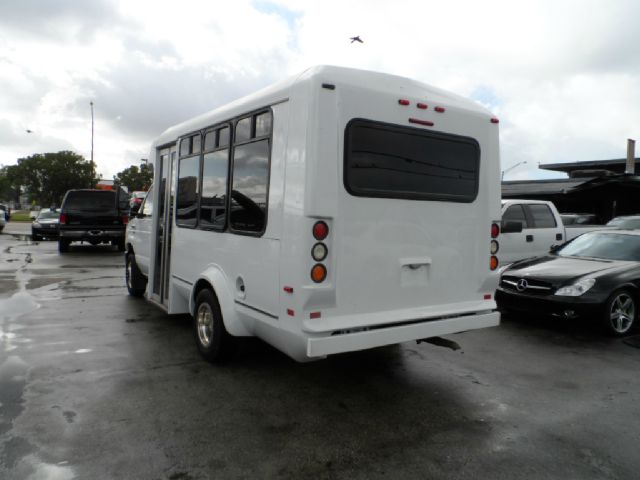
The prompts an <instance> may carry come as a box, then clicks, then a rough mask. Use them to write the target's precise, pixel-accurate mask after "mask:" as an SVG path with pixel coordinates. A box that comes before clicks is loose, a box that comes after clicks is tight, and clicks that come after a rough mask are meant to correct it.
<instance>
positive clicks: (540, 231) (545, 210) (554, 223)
mask: <svg viewBox="0 0 640 480" xmlns="http://www.w3.org/2000/svg"><path fill="white" fill-rule="evenodd" d="M605 228H608V227H605V226H604V225H571V226H567V227H565V226H564V224H563V223H562V219H561V218H560V213H558V210H557V209H556V207H555V205H554V204H553V203H552V202H547V201H543V200H515V199H511V200H503V201H502V228H501V232H500V252H499V254H498V257H499V258H500V263H501V264H502V265H506V264H509V263H513V262H515V261H517V260H522V259H523V258H530V257H537V256H540V255H545V254H547V253H548V252H549V249H550V248H551V246H552V245H560V244H563V243H565V242H568V241H569V240H571V239H573V238H575V237H577V236H578V235H582V234H583V233H586V232H591V231H593V230H601V229H605Z"/></svg>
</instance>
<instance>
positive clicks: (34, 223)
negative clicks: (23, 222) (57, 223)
mask: <svg viewBox="0 0 640 480" xmlns="http://www.w3.org/2000/svg"><path fill="white" fill-rule="evenodd" d="M33 226H34V227H36V228H40V227H42V225H40V224H39V223H38V222H33Z"/></svg>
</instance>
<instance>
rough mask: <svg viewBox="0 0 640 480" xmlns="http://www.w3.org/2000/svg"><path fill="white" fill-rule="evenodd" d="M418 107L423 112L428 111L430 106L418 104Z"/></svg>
mask: <svg viewBox="0 0 640 480" xmlns="http://www.w3.org/2000/svg"><path fill="white" fill-rule="evenodd" d="M416 107H418V108H420V109H422V110H426V109H427V108H429V105H427V104H426V103H417V104H416Z"/></svg>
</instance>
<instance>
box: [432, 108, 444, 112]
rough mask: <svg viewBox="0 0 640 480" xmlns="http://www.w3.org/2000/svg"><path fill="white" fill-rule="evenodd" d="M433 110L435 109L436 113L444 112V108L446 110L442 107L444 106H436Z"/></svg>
mask: <svg viewBox="0 0 640 480" xmlns="http://www.w3.org/2000/svg"><path fill="white" fill-rule="evenodd" d="M434 110H435V111H436V112H438V113H444V112H445V110H446V108H444V107H436V108H435V109H434Z"/></svg>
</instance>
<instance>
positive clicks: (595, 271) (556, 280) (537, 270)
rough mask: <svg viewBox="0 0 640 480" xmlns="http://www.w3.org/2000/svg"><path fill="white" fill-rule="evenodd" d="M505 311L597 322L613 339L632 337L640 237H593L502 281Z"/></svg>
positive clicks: (616, 233) (639, 298) (626, 233)
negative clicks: (616, 337) (592, 319)
mask: <svg viewBox="0 0 640 480" xmlns="http://www.w3.org/2000/svg"><path fill="white" fill-rule="evenodd" d="M496 302H497V304H498V307H499V308H500V309H501V310H502V311H519V312H526V313H535V314H546V315H552V316H556V317H562V318H578V317H590V316H594V315H595V316H596V317H597V318H599V320H600V322H601V323H602V326H603V327H605V329H606V330H607V331H608V333H610V334H611V335H615V336H621V335H625V334H627V333H629V331H630V330H631V329H632V327H633V326H634V324H635V323H636V318H637V316H638V310H639V309H640V231H637V230H607V231H596V232H589V233H585V234H584V235H581V236H580V237H578V238H576V239H574V240H573V241H571V242H568V243H566V244H565V245H563V246H561V247H558V248H555V249H553V250H552V251H551V252H549V254H547V255H544V256H541V257H538V258H533V259H527V260H522V261H520V262H516V263H513V264H511V265H510V266H509V267H507V268H506V269H505V270H504V271H503V272H502V275H501V278H500V284H499V286H498V289H497V291H496Z"/></svg>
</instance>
